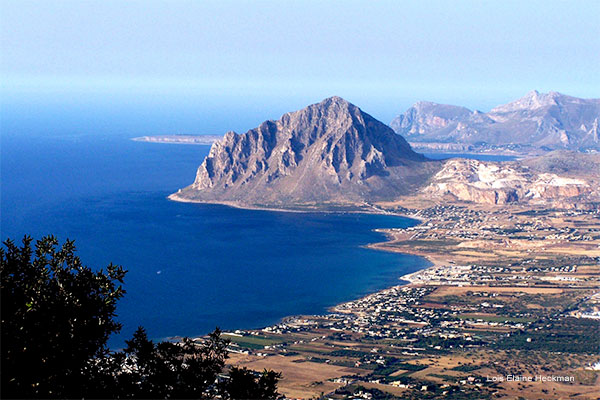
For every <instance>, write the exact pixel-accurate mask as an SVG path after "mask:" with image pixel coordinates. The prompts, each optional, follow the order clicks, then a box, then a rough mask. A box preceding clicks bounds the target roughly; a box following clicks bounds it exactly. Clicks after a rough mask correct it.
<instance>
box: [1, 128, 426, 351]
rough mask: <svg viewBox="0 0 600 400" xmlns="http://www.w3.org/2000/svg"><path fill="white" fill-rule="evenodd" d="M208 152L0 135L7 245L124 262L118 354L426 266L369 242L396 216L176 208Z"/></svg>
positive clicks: (112, 138)
mask: <svg viewBox="0 0 600 400" xmlns="http://www.w3.org/2000/svg"><path fill="white" fill-rule="evenodd" d="M207 153H208V146H185V145H164V144H154V143H143V142H133V141H130V140H129V139H128V138H127V137H123V136H118V135H108V136H103V135H72V134H71V135H67V136H57V135H48V136H35V137H34V136H22V135H9V136H7V135H3V137H2V161H1V162H2V170H1V177H2V200H1V212H2V215H1V235H2V239H3V240H4V239H6V238H8V237H10V238H12V239H20V238H21V237H22V236H23V235H25V234H29V235H31V236H33V237H34V238H40V237H42V236H43V235H47V234H54V235H56V236H58V238H59V239H60V240H61V241H64V240H65V239H66V238H70V239H74V240H75V243H76V246H77V248H78V254H79V255H80V257H81V258H82V260H83V262H84V264H87V265H89V266H91V267H94V268H100V267H104V266H106V265H108V263H110V262H113V263H115V264H121V265H123V266H124V267H125V268H126V269H127V270H128V271H129V272H128V274H127V276H126V282H125V289H126V290H127V294H126V295H125V297H124V298H123V299H122V300H121V301H120V302H119V306H118V320H119V321H120V322H122V323H123V330H122V333H121V334H120V335H116V336H113V337H112V338H111V340H110V345H111V346H112V347H120V346H122V345H123V340H124V339H125V338H128V337H130V336H131V333H132V332H133V331H134V330H135V328H136V327H137V326H138V325H141V326H144V327H145V328H146V329H147V330H148V332H149V335H150V337H152V338H155V339H161V338H165V337H170V336H175V335H179V336H182V335H192V336H193V335H200V334H204V333H207V332H209V331H211V330H212V329H214V327H215V326H220V327H221V328H223V329H238V328H242V329H245V328H258V327H262V326H265V325H268V324H272V323H275V322H277V321H278V320H279V319H281V318H282V317H284V316H287V315H297V314H319V313H323V312H326V310H327V308H328V307H330V306H333V305H335V304H338V303H340V302H343V301H348V300H352V299H355V298H358V297H360V296H363V295H365V294H367V293H371V292H374V291H377V290H380V289H383V288H385V287H389V286H391V285H395V284H398V283H399V280H398V278H399V277H400V276H401V275H404V274H407V273H410V272H413V271H416V270H418V269H422V268H424V267H426V266H428V265H429V263H428V262H427V261H426V260H424V259H422V258H420V257H416V256H410V255H402V254H391V253H384V252H379V251H375V250H370V249H367V248H365V247H363V246H364V245H366V244H368V243H372V242H377V241H382V240H384V239H385V238H384V237H383V235H381V234H379V233H376V232H374V231H373V230H374V229H376V228H391V227H406V226H411V225H414V224H415V221H413V220H410V219H406V218H400V217H394V216H385V215H366V214H352V213H285V212H272V211H257V210H242V209H235V208H230V207H225V206H219V205H199V204H187V203H176V202H171V201H168V200H167V199H166V196H167V195H168V194H170V193H172V192H174V191H176V190H177V189H178V188H180V187H183V186H186V185H188V184H190V183H191V182H192V181H193V179H194V174H195V171H196V169H197V167H198V165H199V164H200V163H201V161H202V159H203V158H204V157H205V156H206V154H207Z"/></svg>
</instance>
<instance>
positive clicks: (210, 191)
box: [176, 96, 437, 204]
mask: <svg viewBox="0 0 600 400" xmlns="http://www.w3.org/2000/svg"><path fill="white" fill-rule="evenodd" d="M425 161H426V159H425V158H424V157H423V156H422V155H420V154H417V153H415V152H414V151H413V150H412V149H411V148H410V145H409V144H408V143H407V142H406V141H405V140H404V139H403V138H402V137H401V136H399V135H397V134H395V133H394V131H393V130H392V129H391V128H390V127H388V126H387V125H385V124H383V123H382V122H380V121H377V120H376V119H375V118H373V117H372V116H370V115H369V114H367V113H365V112H363V111H362V110H360V108H358V107H356V106H355V105H353V104H351V103H349V102H348V101H346V100H344V99H342V98H341V97H338V96H333V97H329V98H327V99H325V100H323V101H321V102H319V103H315V104H312V105H309V106H308V107H305V108H303V109H301V110H298V111H294V112H290V113H287V114H284V115H283V116H282V117H281V119H279V120H277V121H266V122H263V123H262V124H261V125H260V126H258V127H257V128H255V129H251V130H249V131H248V132H246V133H244V134H241V135H237V134H228V135H227V136H226V137H225V138H224V139H223V140H222V141H219V142H217V143H215V144H214V145H213V147H212V148H211V150H210V153H209V155H208V157H207V158H206V159H205V160H204V162H203V163H202V165H200V167H199V168H198V172H197V175H196V180H195V181H194V183H193V184H192V185H191V186H189V187H187V188H185V189H182V191H181V192H178V193H177V194H176V196H177V197H182V196H183V197H184V198H186V199H188V200H189V199H194V200H197V201H217V202H223V201H228V202H230V201H233V202H239V203H244V204H273V203H281V202H288V203H289V202H294V203H302V202H309V201H313V202H314V201H345V202H348V201H353V202H361V201H365V200H373V199H375V198H381V199H383V198H386V199H390V198H394V197H395V196H397V195H398V194H399V193H401V192H404V191H406V190H409V188H410V187H411V186H413V185H415V184H416V183H417V181H419V182H420V180H419V179H415V177H417V176H421V175H423V174H426V173H427V171H429V170H430V169H431V168H433V166H434V165H437V164H436V163H434V162H425ZM415 163H418V164H427V165H426V166H425V167H423V166H419V167H416V168H412V166H413V165H415Z"/></svg>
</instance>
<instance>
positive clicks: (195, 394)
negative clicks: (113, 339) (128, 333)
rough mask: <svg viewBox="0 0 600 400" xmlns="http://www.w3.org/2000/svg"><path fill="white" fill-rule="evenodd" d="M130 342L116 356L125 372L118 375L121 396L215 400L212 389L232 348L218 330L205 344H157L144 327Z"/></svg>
mask: <svg viewBox="0 0 600 400" xmlns="http://www.w3.org/2000/svg"><path fill="white" fill-rule="evenodd" d="M126 343H127V347H126V348H125V350H124V351H123V352H122V353H117V354H115V359H116V360H117V363H120V368H118V370H120V371H121V372H120V373H119V374H117V375H116V377H117V378H116V379H117V383H116V387H117V393H118V394H119V397H128V398H143V399H155V398H179V399H188V398H196V399H198V398H203V397H213V396H212V394H213V393H212V392H211V389H212V388H213V386H214V383H215V380H216V378H217V375H218V374H219V373H220V372H221V371H222V370H223V367H224V366H225V359H226V358H227V346H228V345H229V341H228V340H226V339H223V338H222V337H221V331H220V330H219V329H218V328H217V329H215V331H214V332H213V333H211V334H209V335H208V337H207V338H206V340H204V342H203V343H202V344H198V343H196V342H194V341H193V340H191V339H189V338H184V339H183V340H182V341H181V342H178V343H170V342H160V343H157V344H155V343H153V342H152V341H151V340H149V339H148V337H147V335H146V331H145V330H144V328H142V327H140V328H138V330H137V331H136V332H135V333H134V335H133V338H132V339H131V340H128V341H126ZM113 396H114V393H113Z"/></svg>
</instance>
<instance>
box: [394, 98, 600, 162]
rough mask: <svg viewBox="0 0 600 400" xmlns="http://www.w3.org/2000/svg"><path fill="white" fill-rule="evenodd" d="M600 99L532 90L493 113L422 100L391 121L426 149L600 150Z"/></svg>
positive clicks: (405, 135)
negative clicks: (599, 124)
mask: <svg viewBox="0 0 600 400" xmlns="http://www.w3.org/2000/svg"><path fill="white" fill-rule="evenodd" d="M599 120H600V99H580V98H577V97H572V96H568V95H565V94H561V93H558V92H549V93H540V92H538V91H536V90H533V91H530V92H529V93H527V94H526V95H525V96H523V97H521V98H520V99H517V100H514V101H512V102H509V103H507V104H504V105H499V106H496V107H494V108H492V109H491V110H490V111H489V112H487V113H485V112H481V111H477V110H476V111H471V110H470V109H468V108H466V107H460V106H453V105H447V104H437V103H432V102H423V101H420V102H417V103H415V104H414V105H413V106H412V107H410V108H409V109H408V110H407V111H406V112H404V113H403V114H401V115H399V116H398V117H396V118H395V119H394V120H393V121H392V122H391V123H390V126H391V127H392V129H394V131H395V132H396V133H398V134H400V135H403V136H404V137H405V138H406V139H407V140H408V141H409V142H411V144H413V146H415V147H417V148H419V149H420V150H429V151H433V150H441V151H463V152H466V151H472V152H486V151H487V152H489V151H492V150H496V151H498V150H505V151H510V152H515V153H523V154H527V153H528V154H541V153H543V152H546V151H552V150H562V149H564V150H577V151H584V152H587V151H600V138H599V134H598V123H599Z"/></svg>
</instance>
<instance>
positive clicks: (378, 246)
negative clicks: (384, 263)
mask: <svg viewBox="0 0 600 400" xmlns="http://www.w3.org/2000/svg"><path fill="white" fill-rule="evenodd" d="M167 199H168V200H170V201H176V202H181V203H196V204H214V205H222V206H226V207H232V208H237V209H243V210H253V211H270V212H287V213H323V214H327V213H356V214H371V215H387V216H395V217H402V218H406V219H408V220H412V221H415V224H414V225H412V226H417V225H420V224H422V223H424V222H425V221H426V219H425V218H423V217H415V216H409V215H406V214H402V213H395V212H392V211H388V210H383V209H380V208H377V207H376V206H373V205H371V204H364V206H367V207H369V208H370V209H365V210H360V209H357V210H344V211H341V210H324V209H322V208H321V209H319V208H315V209H306V210H297V209H289V208H276V207H260V206H251V205H247V204H240V203H236V202H229V201H199V200H191V199H187V198H184V197H180V196H178V195H177V192H176V193H172V194H170V195H169V196H167ZM374 231H376V232H379V233H382V234H384V235H385V236H386V238H387V240H385V241H382V242H375V243H368V244H365V245H363V246H362V247H365V248H368V249H372V250H377V251H384V252H388V253H397V254H406V255H412V256H417V257H420V258H422V259H424V260H425V261H427V262H428V263H429V265H428V266H426V267H424V268H422V269H419V270H417V271H414V272H411V273H408V274H404V275H400V276H398V277H397V278H396V279H397V280H398V281H399V282H398V284H397V285H392V286H388V287H385V288H382V289H379V290H376V291H374V292H370V293H366V294H364V295H361V296H360V297H358V298H356V299H354V300H346V301H343V302H341V303H338V304H334V305H332V306H330V307H328V308H327V312H328V313H335V312H336V309H337V308H338V307H340V306H342V305H344V304H346V303H348V302H350V301H355V300H360V299H364V298H367V297H370V296H376V295H378V294H380V293H384V292H388V291H389V290H391V289H393V288H398V287H404V286H408V285H411V284H413V283H414V277H415V276H416V275H417V274H421V273H423V272H424V271H427V270H429V269H435V268H439V267H442V266H443V265H444V264H445V263H444V262H443V261H442V260H441V259H438V258H437V257H432V256H431V255H424V254H420V253H419V252H406V251H398V250H393V249H389V248H385V247H384V246H385V245H386V244H388V243H390V242H392V240H393V238H392V237H391V236H390V235H389V233H387V232H382V230H380V229H374ZM310 316H316V314H314V315H313V314H310ZM294 317H297V316H296V315H286V316H283V317H281V318H280V319H279V320H278V323H281V322H283V321H285V320H287V319H289V318H294ZM264 328H266V327H260V328H259V329H264Z"/></svg>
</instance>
